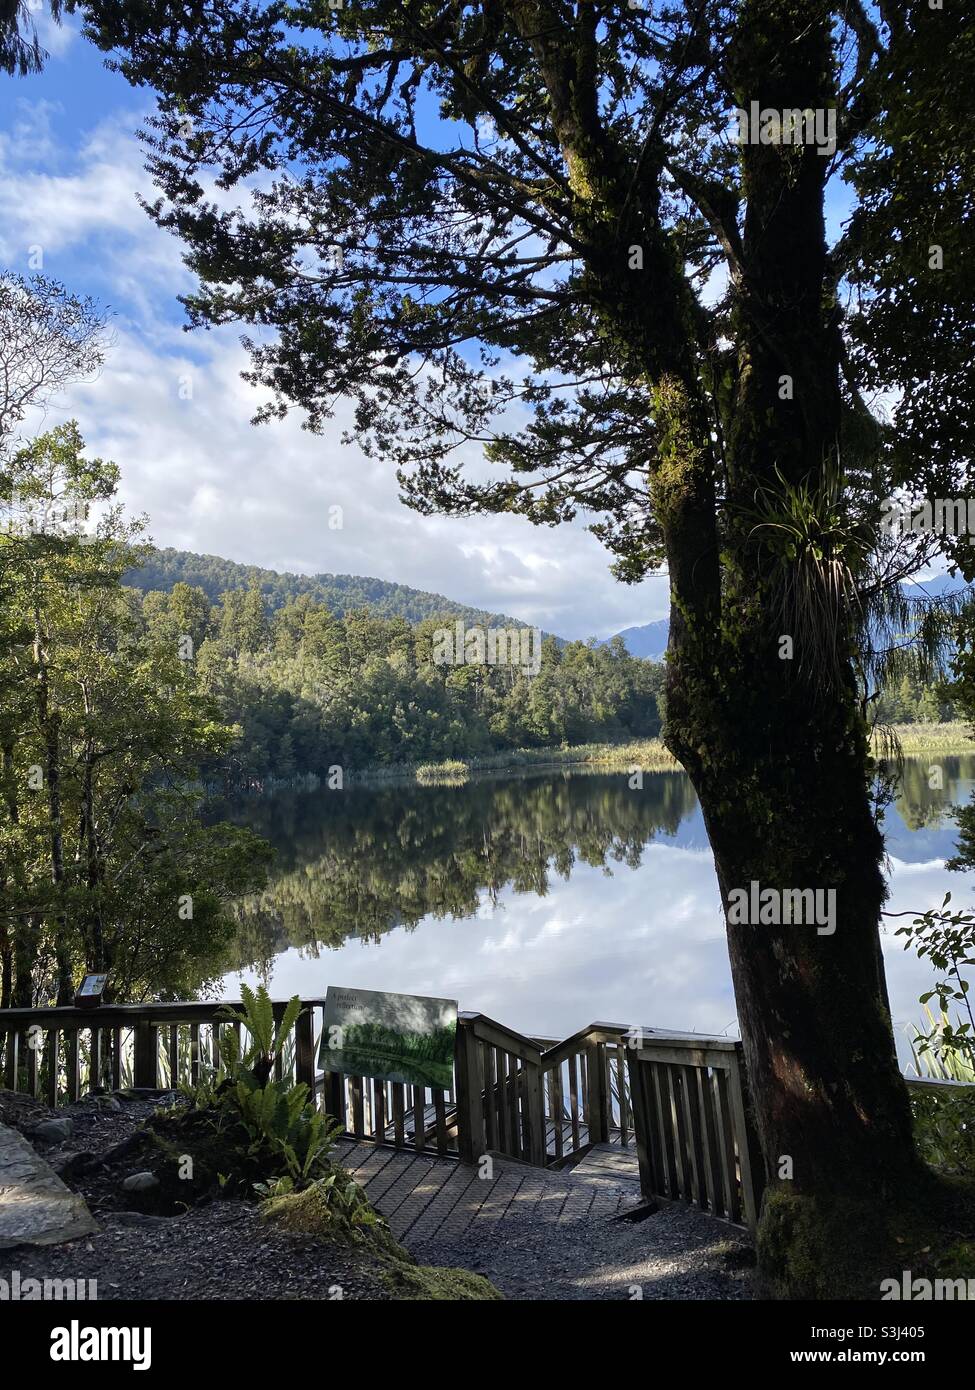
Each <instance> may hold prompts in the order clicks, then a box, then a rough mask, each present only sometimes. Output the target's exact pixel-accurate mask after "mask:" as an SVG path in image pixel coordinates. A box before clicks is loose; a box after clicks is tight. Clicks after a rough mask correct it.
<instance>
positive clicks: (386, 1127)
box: [0, 999, 963, 1228]
mask: <svg viewBox="0 0 975 1390" xmlns="http://www.w3.org/2000/svg"><path fill="white" fill-rule="evenodd" d="M229 1002H230V1007H231V1008H235V1009H237V1008H240V1004H239V1003H238V1002H237V1001H229ZM324 1002H325V1001H324V1000H323V999H304V1000H302V1005H303V1009H302V1013H301V1015H300V1017H299V1019H298V1023H297V1025H296V1028H295V1033H294V1037H293V1040H292V1041H291V1043H290V1044H289V1046H288V1047H287V1048H286V1050H285V1053H284V1055H283V1056H282V1058H281V1059H280V1060H279V1062H278V1064H277V1067H276V1073H275V1074H276V1076H277V1078H278V1079H279V1080H280V1079H290V1080H293V1081H296V1082H302V1081H303V1082H305V1083H306V1084H307V1085H308V1087H309V1090H310V1092H311V1094H312V1096H313V1097H314V1098H315V1103H316V1104H317V1105H319V1106H320V1107H321V1108H323V1109H325V1110H326V1111H327V1112H328V1113H329V1114H331V1115H334V1116H335V1117H336V1118H337V1119H338V1120H339V1122H340V1123H341V1125H342V1126H343V1129H344V1132H345V1134H346V1135H348V1137H349V1138H351V1139H357V1140H365V1141H369V1142H372V1143H376V1144H382V1145H387V1146H391V1147H394V1148H400V1149H403V1148H408V1149H412V1150H414V1151H416V1152H421V1153H431V1154H432V1153H435V1154H438V1155H441V1156H446V1157H452V1158H457V1157H460V1158H462V1159H464V1160H466V1161H467V1162H468V1163H476V1162H478V1161H479V1160H480V1158H481V1157H482V1156H483V1155H485V1154H499V1155H503V1156H505V1157H506V1158H508V1159H509V1160H510V1159H513V1160H516V1161H518V1162H521V1163H527V1164H531V1165H533V1166H535V1167H563V1166H566V1165H568V1164H572V1163H574V1162H576V1161H578V1159H580V1158H581V1157H582V1156H583V1155H584V1154H586V1153H587V1152H588V1151H589V1150H590V1149H591V1148H592V1147H593V1146H594V1145H596V1144H606V1143H611V1144H614V1145H619V1146H620V1147H622V1148H624V1149H625V1148H630V1147H635V1149H636V1154H637V1158H638V1162H639V1170H640V1180H641V1182H640V1185H641V1188H642V1191H643V1194H644V1196H645V1197H647V1198H658V1199H663V1200H665V1201H678V1202H684V1203H689V1204H691V1205H693V1206H696V1207H698V1208H700V1209H701V1210H704V1211H707V1212H709V1213H710V1214H712V1215H713V1216H716V1217H720V1218H722V1219H723V1220H726V1221H729V1222H732V1223H733V1224H735V1225H738V1226H746V1227H750V1228H753V1227H754V1225H755V1222H756V1218H757V1212H758V1209H759V1206H760V1202H761V1194H762V1190H763V1187H764V1169H763V1165H762V1162H761V1159H760V1158H759V1157H758V1149H757V1145H756V1143H755V1139H754V1132H753V1129H752V1126H751V1123H750V1120H749V1109H748V1097H747V1088H746V1084H745V1071H744V1065H743V1061H742V1054H741V1044H740V1043H737V1042H732V1041H730V1040H729V1039H727V1038H708V1037H703V1036H701V1035H699V1034H692V1033H665V1032H663V1031H661V1030H657V1029H652V1028H643V1029H633V1028H629V1027H624V1026H622V1025H620V1024H612V1023H593V1024H590V1025H589V1027H588V1028H584V1029H582V1030H581V1031H580V1032H578V1033H576V1034H574V1035H573V1036H572V1037H571V1038H566V1039H565V1040H564V1041H561V1042H559V1041H555V1040H553V1039H550V1038H538V1037H534V1038H532V1037H526V1036H525V1035H524V1034H521V1033H517V1032H515V1031H514V1030H513V1029H510V1028H507V1027H505V1026H504V1025H503V1024H500V1023H496V1022H495V1021H494V1020H493V1019H490V1018H487V1017H486V1016H485V1015H484V1014H477V1013H462V1014H460V1016H459V1017H458V1023H457V1046H456V1052H455V1060H454V1084H453V1085H452V1086H449V1087H421V1086H410V1085H407V1084H405V1083H401V1082H392V1081H378V1080H374V1079H372V1078H369V1077H364V1076H361V1075H352V1074H347V1073H341V1072H335V1071H319V1070H318V1067H317V1062H316V1058H317V1056H318V1046H319V1043H320V1039H321V1033H322V1028H323V1008H324ZM227 1003H228V1001H215V1002H210V1003H175V1004H109V1005H103V1006H102V1007H101V1008H99V1009H97V1010H92V1011H87V1010H81V1009H74V1008H64V1009H4V1010H2V1011H0V1085H2V1086H4V1087H6V1088H7V1089H9V1090H19V1091H26V1092H28V1093H29V1094H31V1095H33V1096H36V1097H38V1098H41V1099H43V1100H45V1101H46V1102H47V1103H48V1104H49V1105H51V1106H57V1105H60V1104H65V1103H70V1102H72V1101H75V1100H78V1099H79V1098H80V1097H81V1096H82V1095H84V1094H87V1093H89V1092H93V1091H105V1090H112V1089H120V1088H126V1087H133V1088H137V1089H138V1088H143V1089H153V1090H159V1089H167V1088H170V1087H175V1086H177V1085H178V1084H179V1083H181V1082H182V1083H190V1084H193V1083H196V1082H197V1081H199V1080H200V1079H201V1077H202V1076H204V1075H207V1074H209V1075H214V1074H215V1073H216V1071H217V1068H218V1066H219V1062H220V1048H221V1039H222V1037H223V1036H224V1030H225V1029H227V1028H233V1029H235V1031H237V1032H238V1035H239V1034H240V1032H241V1025H240V1024H238V1023H236V1022H234V1021H228V1020H227V1019H225V1018H224V1017H222V1014H221V1011H222V1010H223V1009H225V1008H226V1007H227ZM285 1007H286V1004H285V1001H283V1000H282V1001H278V1002H276V1003H275V1004H274V1009H275V1013H276V1015H277V1016H278V1017H280V1016H281V1014H282V1013H283V1012H284V1009H285ZM961 1084H963V1083H952V1082H939V1081H931V1080H927V1079H923V1078H922V1079H917V1078H908V1085H909V1086H910V1087H912V1088H913V1089H915V1090H917V1091H928V1092H930V1091H931V1090H935V1091H942V1092H944V1093H945V1094H947V1093H948V1092H949V1091H950V1090H951V1089H953V1088H954V1087H957V1086H958V1085H961Z"/></svg>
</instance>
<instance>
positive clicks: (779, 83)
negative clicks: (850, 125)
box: [667, 0, 917, 1203]
mask: <svg viewBox="0 0 975 1390" xmlns="http://www.w3.org/2000/svg"><path fill="white" fill-rule="evenodd" d="M814 8H815V7H814ZM770 53H775V55H776V62H775V63H774V64H772V63H769V62H768V55H769V54H770ZM733 65H734V72H735V76H736V82H737V90H736V98H737V100H738V102H739V104H740V105H741V106H742V107H744V108H745V109H747V108H748V105H749V103H750V101H752V100H757V101H758V102H759V104H760V106H761V107H762V108H773V109H777V110H782V109H787V108H800V109H805V108H813V109H822V108H825V107H829V106H831V105H833V104H835V94H834V92H833V87H832V72H833V57H832V52H831V38H830V34H829V23H828V14H827V13H826V10H825V7H822V9H821V11H820V17H819V21H818V22H817V20H816V17H815V15H814V14H811V13H810V7H809V5H808V4H806V5H803V6H797V5H795V4H792V3H789V0H751V3H749V4H746V5H745V6H744V8H743V16H742V23H741V26H740V30H739V32H738V36H737V41H736V51H735V54H734V55H733ZM742 158H743V166H744V180H745V187H746V192H747V195H748V204H747V206H748V212H747V216H746V219H745V225H744V234H743V248H742V256H743V266H744V271H743V275H742V279H741V283H740V285H739V286H738V288H737V328H738V332H737V348H738V362H737V388H736V391H735V395H734V403H733V414H732V416H731V418H730V419H729V420H728V422H727V428H726V432H725V438H726V440H727V457H726V477H727V483H726V503H725V525H726V540H725V541H724V555H723V566H722V594H721V604H720V618H719V621H718V623H717V625H716V627H712V625H711V621H710V620H709V619H708V616H707V614H706V612H705V611H704V610H702V608H701V607H700V605H699V604H697V603H696V602H695V596H694V588H693V585H692V584H691V582H690V579H689V577H688V576H687V575H686V573H682V572H681V571H680V570H679V569H677V570H675V567H674V565H673V564H672V566H671V582H672V591H673V607H674V610H675V612H676V613H677V614H678V615H680V620H679V621H678V622H677V623H676V624H675V625H674V626H673V627H672V639H671V640H672V650H671V654H670V656H669V672H668V688H667V709H668V735H667V741H668V744H669V746H670V747H671V749H672V751H673V752H674V753H675V755H676V756H677V757H678V758H679V759H680V761H681V762H682V764H683V765H684V767H685V768H686V769H687V771H688V773H689V774H690V776H691V779H692V781H693V783H694V786H695V788H696V790H697V793H698V796H699V798H700V802H701V806H702V809H703V813H704V817H705V822H706V825H707V830H708V835H709V838H710V841H711V845H712V848H713V850H714V856H715V863H716V867H717V873H718V881H719V885H720V889H721V895H722V901H723V903H724V906H725V910H726V916H727V917H728V918H729V920H728V946H729V954H730V959H731V969H732V976H733V979H734V986H735V995H736V1000H737V1005H738V1016H739V1022H740V1025H741V1033H742V1039H743V1043H744V1050H745V1058H746V1064H747V1068H748V1075H749V1084H750V1091H751V1096H752V1102H753V1107H754V1118H755V1121H756V1125H757V1129H758V1133H759V1137H760V1140H761V1146H762V1150H763V1153H764V1157H765V1162H766V1167H767V1170H768V1174H769V1178H770V1180H771V1182H772V1184H773V1190H774V1188H775V1186H776V1185H778V1186H779V1187H780V1188H782V1189H783V1190H784V1191H787V1192H789V1193H792V1194H814V1195H817V1196H820V1197H828V1198H830V1199H832V1198H833V1197H835V1196H836V1195H837V1194H839V1193H848V1194H853V1193H857V1194H861V1195H863V1196H865V1197H867V1196H869V1197H870V1198H871V1200H872V1201H873V1202H874V1203H876V1201H877V1199H878V1197H880V1196H881V1195H882V1193H883V1192H884V1190H885V1189H887V1190H891V1191H892V1190H893V1189H894V1188H901V1189H903V1186H904V1184H905V1183H906V1182H908V1181H909V1180H910V1178H911V1176H912V1175H914V1174H916V1172H917V1164H916V1160H915V1156H914V1150H913V1145H912V1138H911V1121H910V1111H909V1105H908V1098H907V1090H906V1086H905V1084H904V1081H903V1078H902V1077H901V1075H900V1072H899V1069H898V1066H897V1061H896V1055H895V1048H894V1041H893V1033H892V1027H891V1020H890V1014H889V1008H888V1002H887V991H886V984H885V980H884V972H883V963H882V955H881V949H880V937H879V921H880V911H881V907H882V904H883V902H884V899H885V896H886V885H885V881H884V877H883V873H882V858H883V839H882V836H881V833H880V830H879V828H878V825H877V823H876V819H875V816H874V813H873V809H872V805H871V797H870V776H871V773H870V760H869V744H868V733H867V730H866V728H865V725H864V722H863V719H862V716H861V713H860V692H859V691H858V687H857V682H856V679H855V667H854V658H855V653H856V646H857V637H858V634H857V631H856V615H855V613H854V612H853V611H852V610H850V609H846V608H844V607H843V606H842V604H841V605H840V606H839V607H838V608H837V609H836V611H835V613H834V614H833V616H835V617H836V618H837V625H836V629H835V631H834V632H833V633H832V634H831V637H830V642H831V644H832V645H831V646H830V648H829V652H830V655H831V657H835V661H833V660H830V661H825V662H824V659H823V651H822V650H820V649H818V648H816V647H815V646H813V647H810V646H809V643H808V642H806V643H805V649H802V648H803V644H802V643H801V642H800V641H799V634H798V633H796V632H791V633H790V632H788V631H784V630H783V627H782V614H783V613H784V612H787V611H788V605H787V604H783V602H782V597H783V586H784V585H787V584H788V583H789V582H790V580H791V579H792V578H794V577H795V574H794V573H793V574H792V575H791V576H790V575H789V574H788V572H787V571H788V566H787V564H786V565H783V563H782V560H781V556H779V557H778V560H776V558H775V557H774V556H771V555H770V548H769V544H767V543H765V542H766V541H767V536H766V537H765V538H763V536H762V527H761V525H756V517H755V507H756V497H758V496H760V495H761V494H762V490H763V489H768V490H772V491H776V490H779V491H781V490H782V489H785V488H787V487H789V486H790V485H792V486H794V485H797V484H799V485H801V484H802V483H803V482H808V483H810V484H811V485H813V486H818V485H820V484H821V483H822V482H823V480H824V479H826V478H828V477H829V476H830V472H831V470H832V472H833V473H834V474H835V475H836V476H838V477H841V476H842V458H841V457H840V436H841V400H840V393H839V371H840V363H839V338H838V332H837V328H836V322H835V315H834V311H833V307H832V304H831V299H830V293H829V286H828V280H827V264H826V234H825V226H824V217H823V196H824V185H825V178H826V169H827V167H828V163H829V161H828V159H827V158H825V157H824V156H822V155H820V154H819V153H818V152H817V150H816V148H815V147H806V148H795V147H793V148H784V147H783V146H781V145H774V144H768V145H760V144H756V145H748V146H745V147H744V149H743V153H742ZM785 379H788V381H789V383H790V387H791V392H790V389H789V388H787V389H786V390H785V391H784V390H783V385H784V381H785ZM790 395H791V398H790ZM668 539H670V537H668ZM677 548H678V549H679V550H680V549H682V547H680V546H679V545H678V547H677ZM685 571H686V566H685ZM811 616H812V617H813V618H814V619H815V617H816V615H815V614H812V615H811ZM782 637H791V638H792V639H793V640H794V642H796V643H799V646H798V648H797V649H796V650H795V651H794V654H792V655H790V656H786V657H785V658H783V647H782V645H781V638H782ZM752 883H757V884H758V885H759V888H760V889H768V888H771V889H775V890H777V891H778V892H779V893H780V894H781V893H783V892H785V891H787V890H804V889H813V890H816V889H818V890H820V891H821V892H822V893H824V894H825V893H829V892H833V893H835V930H833V931H832V932H831V933H829V934H827V933H825V932H823V933H821V932H820V931H819V930H818V929H817V925H816V924H815V922H813V923H807V924H784V923H780V924H778V925H776V924H774V923H771V922H770V923H768V924H764V925H763V924H762V922H761V920H758V921H755V920H751V921H749V922H747V923H743V922H740V921H738V920H736V918H737V911H736V910H735V911H729V908H730V907H731V903H730V902H729V898H730V897H731V895H732V894H733V893H734V892H735V890H744V891H745V892H746V893H750V887H751V884H752ZM787 1160H789V1161H788V1162H787ZM780 1173H781V1174H782V1175H783V1176H782V1179H781V1181H780V1176H779V1175H780Z"/></svg>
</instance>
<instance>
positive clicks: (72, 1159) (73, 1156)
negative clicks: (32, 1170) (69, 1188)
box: [51, 1149, 95, 1179]
mask: <svg viewBox="0 0 975 1390" xmlns="http://www.w3.org/2000/svg"><path fill="white" fill-rule="evenodd" d="M94 1162H95V1155H94V1154H93V1153H92V1152H91V1150H90V1149H83V1150H81V1151H80V1152H74V1153H66V1154H65V1153H62V1154H56V1155H55V1156H54V1157H53V1158H52V1159H51V1167H52V1168H53V1169H54V1171H55V1173H57V1175H58V1177H59V1178H67V1179H71V1178H74V1177H77V1176H78V1174H79V1173H83V1172H84V1171H85V1170H86V1169H87V1168H89V1167H91V1165H92V1164H93V1163H94Z"/></svg>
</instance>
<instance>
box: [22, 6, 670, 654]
mask: <svg viewBox="0 0 975 1390" xmlns="http://www.w3.org/2000/svg"><path fill="white" fill-rule="evenodd" d="M39 28H40V33H41V39H42V42H43V44H44V46H45V48H46V49H47V50H48V52H49V54H50V58H49V61H48V63H47V65H46V67H45V70H44V71H43V72H42V73H41V74H39V75H35V76H30V77H26V78H17V77H6V76H3V77H2V78H0V263H2V264H3V265H4V266H5V267H6V268H8V269H10V270H13V271H16V272H18V273H21V274H29V273H30V271H31V269H40V270H42V271H43V273H44V274H46V275H49V276H52V277H53V278H55V279H57V280H60V281H62V282H63V283H64V284H65V285H66V286H67V287H68V288H69V289H70V290H71V291H73V292H74V293H76V294H80V295H91V296H92V297H93V298H94V299H95V300H96V301H97V302H98V304H99V305H100V306H101V307H102V308H103V310H105V311H107V313H108V315H109V321H110V327H111V344H110V347H109V351H108V355H107V360H106V363H105V366H104V368H103V370H102V371H101V373H100V375H99V377H98V378H97V380H95V381H93V382H90V383H86V384H83V385H80V386H77V387H74V388H72V389H71V390H70V391H69V392H66V393H65V394H64V396H63V397H62V398H60V399H59V400H58V401H57V402H55V403H54V404H53V405H52V406H51V407H49V409H48V411H47V419H46V421H45V424H46V425H47V426H50V425H54V424H57V423H59V422H60V421H61V420H63V419H70V418H75V419H77V420H78V421H79V424H80V426H81V429H82V433H83V435H84V436H85V439H86V440H87V443H88V446H89V452H90V453H91V454H95V455H100V456H101V457H104V458H110V459H114V461H115V462H116V463H117V464H118V465H119V467H120V469H121V472H122V486H121V498H122V500H123V501H124V502H125V504H126V506H127V507H128V508H129V509H130V510H131V511H132V512H133V513H137V514H141V513H145V514H147V515H148V518H149V522H150V527H149V530H150V534H151V536H152V538H153V540H154V541H155V543H156V544H157V545H160V546H176V547H178V548H180V549H185V550H194V551H200V552H204V553H209V554H215V555H221V556H224V557H225V558H227V559H231V560H237V561H241V562H243V563H247V564H254V565H261V566H264V567H266V568H268V569H275V570H291V571H297V572H299V573H305V574H315V573H320V572H331V573H339V574H358V575H370V576H375V577H377V578H380V579H386V580H391V581H394V582H396V583H400V584H408V585H411V586H412V587H414V588H417V589H424V590H430V591H433V592H436V593H441V594H445V595H446V596H447V597H448V598H451V599H455V600H457V601H458V602H462V603H466V604H470V605H471V606H474V607H477V608H484V609H487V610H489V611H491V612H500V613H506V614H509V615H511V616H513V617H516V618H519V619H521V620H522V621H524V622H527V623H531V624H533V625H537V626H540V627H542V628H545V629H546V630H548V631H552V632H556V633H558V634H559V635H561V636H563V637H568V638H586V637H589V636H597V637H608V636H610V635H611V634H612V633H614V632H617V631H619V630H620V629H621V628H625V627H629V626H634V625H638V624H641V623H646V622H650V621H653V620H655V619H657V618H661V617H664V616H666V612H667V606H668V586H667V581H666V579H665V578H664V577H662V576H656V577H652V578H650V579H648V580H646V581H644V582H643V583H642V584H639V585H624V584H620V583H618V582H617V581H616V580H614V579H613V577H612V575H611V574H610V572H609V565H610V556H609V555H608V553H607V552H606V551H605V550H604V548H603V547H602V546H601V545H600V543H599V542H598V541H597V540H596V539H595V538H594V537H593V536H591V535H590V534H589V533H588V532H587V530H586V529H585V522H584V521H577V522H574V523H570V524H568V525H565V526H560V527H556V528H550V527H535V526H532V525H531V524H530V523H528V522H527V521H525V520H524V519H523V518H519V517H501V516H499V517H477V518H469V519H454V518H448V517H440V518H438V517H432V518H428V517H420V516H418V515H416V514H415V513H413V512H411V511H410V510H409V509H408V508H407V507H405V506H404V505H403V504H402V503H401V502H400V501H399V498H398V488H397V484H396V479H395V476H394V472H393V469H392V466H391V465H389V464H383V463H381V462H379V461H374V460H369V459H366V458H365V457H364V456H363V455H362V454H361V452H360V451H359V450H358V449H357V448H355V447H349V446H343V444H342V443H341V442H340V441H341V435H342V432H343V427H344V426H345V425H346V424H347V423H348V421H349V419H350V414H351V412H349V411H343V410H342V408H341V407H340V409H339V410H338V412H337V414H336V418H335V419H334V420H333V421H332V422H330V424H329V426H328V427H327V431H326V433H325V434H323V435H320V436H315V435H311V434H309V433H308V432H307V431H304V430H302V429H301V424H300V419H299V418H297V417H296V418H289V419H288V420H287V421H283V422H277V423H274V424H269V425H261V426H254V425H252V424H251V423H250V419H251V416H252V415H253V413H254V411H255V409H256V407H257V405H258V404H259V402H260V396H259V394H258V393H256V392H254V391H253V390H252V388H250V387H248V386H247V385H246V384H245V383H243V382H242V381H241V380H240V372H241V370H242V369H243V368H244V367H245V366H246V354H245V353H244V351H243V349H242V348H241V347H240V345H239V341H238V339H239V331H238V330H235V329H233V328H227V329H220V330H218V331H211V332H202V331H199V330H196V331H194V332H193V333H186V332H185V331H184V328H183V324H184V322H185V319H184V313H183V309H182V307H181V305H180V304H179V303H178V300H177V296H178V295H179V294H180V293H182V292H185V291H187V290H188V289H191V288H192V277H191V276H190V275H189V273H188V272H187V270H186V268H185V267H184V266H183V264H182V260H181V255H180V246H179V243H178V241H177V240H176V239H175V238H174V237H172V236H171V235H170V234H169V233H167V232H164V231H161V230H160V229H159V228H157V227H155V226H154V225H153V223H152V222H151V221H150V219H149V218H148V217H147V215H146V214H145V213H144V212H143V210H142V208H141V207H140V206H139V203H138V201H137V195H138V194H142V195H143V196H150V195H151V194H152V192H153V189H152V184H151V181H150V179H149V177H148V175H147V174H146V172H145V169H144V158H143V152H142V149H141V146H140V142H139V140H138V138H137V131H138V130H139V127H140V125H141V123H142V121H143V120H144V118H145V116H146V115H147V114H149V112H150V111H151V109H152V96H151V94H150V93H148V92H146V91H144V90H137V89H134V88H132V87H130V86H129V84H128V83H127V82H126V81H125V80H124V79H123V78H122V77H120V76H119V75H118V74H115V73H112V72H110V71H108V70H107V69H106V68H105V66H104V62H103V58H102V55H101V54H100V53H99V52H98V51H97V50H96V49H95V48H94V47H93V46H91V45H90V44H88V43H87V42H86V41H85V40H84V39H83V38H82V37H81V35H80V32H79V29H78V21H77V19H74V18H72V17H69V18H68V19H67V20H66V22H65V24H64V26H63V27H61V28H56V27H55V26H54V25H53V24H52V23H51V22H50V21H49V20H46V19H45V18H44V17H43V16H39ZM343 416H344V418H343ZM336 507H338V508H341V512H340V513H337V512H335V511H333V510H331V509H333V508H336ZM337 516H340V517H341V523H342V524H341V528H340V529H339V528H337V527H335V526H334V520H333V525H332V527H330V525H329V519H330V517H331V518H333V519H334V518H335V517H337Z"/></svg>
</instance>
